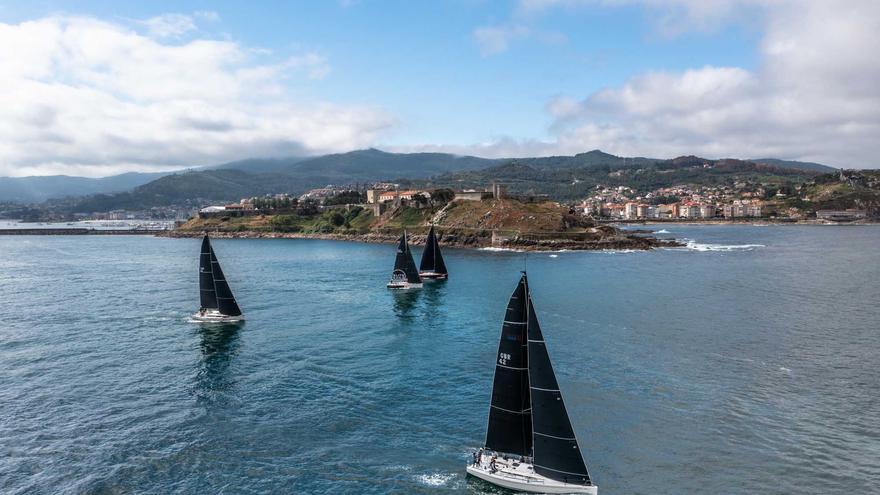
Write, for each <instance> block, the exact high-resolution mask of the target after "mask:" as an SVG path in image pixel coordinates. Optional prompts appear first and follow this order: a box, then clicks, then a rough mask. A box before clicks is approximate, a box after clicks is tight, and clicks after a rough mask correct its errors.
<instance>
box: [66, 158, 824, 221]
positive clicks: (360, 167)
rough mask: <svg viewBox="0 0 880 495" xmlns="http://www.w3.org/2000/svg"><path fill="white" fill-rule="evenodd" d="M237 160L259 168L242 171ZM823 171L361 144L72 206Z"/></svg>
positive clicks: (541, 187) (194, 174)
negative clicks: (493, 155) (498, 155)
mask: <svg viewBox="0 0 880 495" xmlns="http://www.w3.org/2000/svg"><path fill="white" fill-rule="evenodd" d="M237 167H243V168H249V167H252V168H253V169H254V170H250V169H248V170H241V169H239V168H237ZM816 174H817V172H815V171H812V170H802V169H796V168H789V166H788V165H786V164H778V165H763V164H757V163H754V162H748V161H742V160H731V159H726V160H706V159H704V158H699V157H694V156H688V157H679V158H675V159H672V160H657V159H653V158H643V157H636V158H622V157H618V156H614V155H611V154H608V153H604V152H602V151H599V150H593V151H590V152H587V153H580V154H577V155H573V156H548V157H536V158H517V159H486V158H478V157H473V156H457V155H451V154H446V153H387V152H384V151H380V150H374V149H370V150H360V151H353V152H350V153H341V154H333V155H324V156H320V157H313V158H305V159H302V158H291V159H279V160H256V161H255V160H250V161H243V162H233V163H229V164H225V165H222V166H219V167H215V168H213V169H209V170H200V171H190V172H185V173H178V174H174V175H168V176H165V177H162V178H160V179H158V180H155V181H153V182H150V183H148V184H144V185H142V186H139V187H137V188H135V189H133V190H131V191H128V192H123V193H117V194H109V195H97V196H93V197H89V198H86V199H84V200H82V201H80V202H79V203H78V204H75V205H73V211H77V212H92V211H108V210H114V209H145V208H150V207H153V206H167V205H184V204H192V205H200V204H205V203H208V202H221V201H233V200H238V199H239V198H242V197H248V196H257V195H263V194H271V193H290V194H300V193H302V192H304V191H306V190H308V189H310V188H313V187H321V186H325V185H327V184H337V185H344V184H354V183H358V182H361V183H363V182H371V181H394V182H400V183H402V184H404V185H413V186H419V187H452V188H455V189H459V188H462V187H485V186H486V185H487V184H489V183H491V182H494V181H501V182H505V183H507V184H509V185H510V188H511V190H512V191H514V192H521V193H534V194H548V195H550V196H551V197H554V198H556V199H560V200H568V199H577V198H582V197H584V196H585V195H586V193H587V192H588V191H589V190H591V189H592V188H593V187H595V185H597V184H605V185H625V186H629V187H634V188H638V189H641V188H656V187H662V186H668V185H674V184H681V183H697V184H699V183H720V182H723V181H735V180H737V179H742V178H749V179H755V178H764V179H768V180H770V181H772V182H779V183H795V182H798V181H803V180H804V179H806V178H809V177H811V176H813V175H816Z"/></svg>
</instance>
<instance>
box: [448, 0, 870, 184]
mask: <svg viewBox="0 0 880 495" xmlns="http://www.w3.org/2000/svg"><path fill="white" fill-rule="evenodd" d="M582 3H601V4H604V5H611V4H623V3H639V4H643V5H646V6H648V7H650V8H657V9H662V8H672V9H673V11H674V12H677V14H676V15H679V14H681V15H686V17H687V18H689V19H693V21H694V24H692V26H693V27H694V28H695V29H702V27H701V26H709V25H712V24H713V23H718V22H728V21H729V20H731V19H737V18H739V16H741V15H743V12H744V10H743V9H746V10H748V9H752V8H755V7H760V8H761V9H762V10H761V12H762V15H761V17H760V18H759V19H757V22H758V23H759V25H761V26H762V27H763V29H764V32H763V37H762V40H761V43H760V47H759V51H760V59H761V60H760V64H759V67H758V68H757V69H754V70H749V69H745V68H741V67H715V66H705V67H695V68H691V69H688V70H683V71H674V72H669V71H667V72H664V71H657V72H648V73H643V74H639V75H636V76H634V77H632V78H631V79H630V80H628V81H627V82H626V83H625V84H623V85H621V86H617V87H610V88H605V89H602V90H599V91H596V92H593V93H591V94H588V95H586V96H583V97H574V96H571V95H561V96H558V97H556V98H553V99H552V100H550V101H549V102H548V103H547V105H546V111H547V113H548V114H549V115H550V116H551V117H552V119H553V123H552V124H551V125H550V127H549V129H548V130H549V132H550V135H551V137H550V138H548V139H545V140H534V139H524V140H515V139H509V138H507V139H498V140H496V141H493V142H490V143H483V144H478V145H474V146H472V147H470V148H469V149H470V150H471V151H472V152H474V153H482V154H483V155H484V156H515V155H510V154H508V153H512V152H516V153H520V154H527V155H535V154H546V153H565V154H571V153H578V152H582V151H585V150H590V149H594V148H600V149H603V150H606V151H610V152H613V153H618V154H626V155H643V156H655V157H673V156H677V155H682V154H691V153H695V154H701V155H704V156H708V157H725V156H734V157H764V156H775V157H780V158H789V159H805V160H814V161H820V162H824V163H829V164H832V165H837V166H843V167H856V168H865V167H878V166H880V159H878V158H877V157H880V137H878V136H880V85H878V83H877V82H878V81H880V58H878V57H877V55H876V53H874V51H873V50H872V49H871V48H872V47H877V46H880V3H878V2H875V1H873V0H861V1H860V0H848V1H841V2H826V1H823V0H809V1H807V0H804V1H798V2H794V1H781V0H780V1H772V0H767V1H763V2H759V1H732V0H731V1H718V2H697V1H687V0H673V1H668V2H659V1H651V0H643V1H640V2H635V1H632V2H630V1H627V0H607V1H604V2H579V1H577V0H524V1H522V2H521V4H520V7H519V8H520V9H523V10H530V11H532V12H535V11H540V10H541V9H547V8H551V7H556V6H569V7H571V6H576V5H575V4H582ZM458 152H460V153H467V152H468V150H467V149H463V148H462V149H458ZM521 156H522V155H521Z"/></svg>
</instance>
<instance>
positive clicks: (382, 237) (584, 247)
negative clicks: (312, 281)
mask: <svg viewBox="0 0 880 495" xmlns="http://www.w3.org/2000/svg"><path fill="white" fill-rule="evenodd" d="M205 233H208V234H209V235H210V236H211V238H214V239H320V240H330V241H346V242H363V243H370V244H394V243H397V242H398V240H399V236H398V235H396V234H382V233H377V232H368V233H365V234H341V233H325V234H321V233H302V232H263V231H248V230H245V231H236V232H229V231H222V230H216V231H207V232H206V231H184V230H172V231H168V232H163V233H160V234H157V236H159V237H173V238H198V237H201V236H203V235H205ZM639 234H644V232H643V233H629V232H628V233H627V235H615V236H608V237H602V238H599V239H596V240H590V241H584V240H575V239H563V238H549V239H540V240H539V239H530V238H528V237H527V236H523V237H520V238H505V239H503V240H495V241H494V242H493V239H492V238H491V237H485V236H478V235H460V234H457V233H455V232H452V233H448V234H446V235H443V236H442V237H441V239H440V245H441V246H443V247H451V248H458V249H484V248H496V249H510V250H518V251H563V250H568V251H603V250H622V249H633V250H650V249H656V248H667V247H683V246H685V244H683V243H682V242H680V241H678V240H674V239H656V238H654V237H644V236H642V235H639ZM426 237H427V236H426V235H424V234H411V235H410V236H409V241H410V244H411V245H415V246H419V245H424V244H425V239H426Z"/></svg>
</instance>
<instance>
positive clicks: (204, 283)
mask: <svg viewBox="0 0 880 495" xmlns="http://www.w3.org/2000/svg"><path fill="white" fill-rule="evenodd" d="M212 252H213V251H212V250H211V241H209V240H208V236H207V235H206V236H205V237H204V239H202V251H201V255H200V256H199V301H200V304H201V307H202V308H204V309H217V289H215V288H214V273H213V271H212V270H211V266H212V265H211V254H212Z"/></svg>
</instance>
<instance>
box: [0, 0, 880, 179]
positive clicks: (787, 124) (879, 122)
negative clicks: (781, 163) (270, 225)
mask: <svg viewBox="0 0 880 495" xmlns="http://www.w3.org/2000/svg"><path fill="white" fill-rule="evenodd" d="M878 49H880V2H878V1H876V0H840V1H830V0H797V1H794V0H510V1H498V2H492V1H488V0H448V1H437V2H428V1H378V0H324V1H317V0H316V1H309V2H299V1H277V2H275V1H251V2H231V1H212V2H207V1H174V2H170V1H168V2H163V1H151V2H117V1H89V0H78V1H63V0H48V1H47V0H43V1H34V2H15V3H11V2H6V1H4V0H0V175H6V176H26V175H52V174H67V175H81V176H92V177H97V176H106V175H113V174H117V173H122V172H129V171H159V170H171V169H179V168H184V167H192V166H200V165H210V164H217V163H223V162H228V161H233V160H238V159H243V158H250V157H281V156H293V155H314V154H322V153H332V152H344V151H349V150H353V149H361V148H366V147H377V148H380V149H385V150H389V151H446V152H451V153H458V154H473V155H478V156H486V157H516V156H543V155H553V154H575V153H579V152H585V151H589V150H592V149H601V150H603V151H606V152H610V153H614V154H618V155H624V156H648V157H657V158H670V157H675V156H680V155H687V154H695V155H699V156H704V157H707V158H721V157H737V158H764V157H776V158H783V159H797V160H807V161H818V162H821V163H826V164H829V165H834V166H839V167H847V168H878V167H880V159H878V157H880V56H877V53H876V52H877V51H878Z"/></svg>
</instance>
